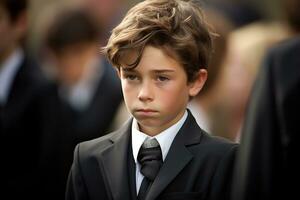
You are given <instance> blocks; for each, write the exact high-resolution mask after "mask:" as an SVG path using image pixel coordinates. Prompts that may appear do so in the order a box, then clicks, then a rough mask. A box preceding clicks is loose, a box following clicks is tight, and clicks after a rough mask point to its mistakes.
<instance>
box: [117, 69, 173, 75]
mask: <svg viewBox="0 0 300 200" xmlns="http://www.w3.org/2000/svg"><path fill="white" fill-rule="evenodd" d="M123 71H124V72H138V70H136V69H135V68H123ZM151 72H153V73H156V74H159V73H173V72H175V70H173V69H154V70H151Z"/></svg>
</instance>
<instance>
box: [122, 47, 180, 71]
mask: <svg viewBox="0 0 300 200" xmlns="http://www.w3.org/2000/svg"><path fill="white" fill-rule="evenodd" d="M138 56H139V52H136V51H132V52H128V53H127V55H126V56H124V62H123V63H127V64H124V65H122V69H123V70H126V71H128V70H129V71H131V70H143V71H144V70H152V71H153V70H154V71H155V70H156V71H157V70H173V71H174V70H183V67H182V65H181V63H180V62H179V61H178V60H177V59H176V58H174V56H171V55H170V53H168V51H166V50H165V49H164V48H160V47H154V46H150V45H147V46H146V47H145V48H144V50H143V52H142V55H141V57H140V60H139V63H138V65H137V66H136V67H135V68H132V67H130V66H129V65H130V64H132V63H134V62H135V61H136V60H137V58H138Z"/></svg>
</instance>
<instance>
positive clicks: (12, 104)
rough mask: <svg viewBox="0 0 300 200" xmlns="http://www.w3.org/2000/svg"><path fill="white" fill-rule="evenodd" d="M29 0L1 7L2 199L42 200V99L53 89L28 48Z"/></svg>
mask: <svg viewBox="0 0 300 200" xmlns="http://www.w3.org/2000/svg"><path fill="white" fill-rule="evenodd" d="M28 4H29V2H28V1H27V0H1V1H0V137H1V145H0V148H1V149H0V151H1V172H0V173H1V175H0V177H1V181H2V182H3V184H2V188H1V191H2V192H1V195H2V196H3V197H6V198H8V199H25V198H28V199H37V197H41V194H42V193H41V192H40V185H39V177H40V172H41V171H39V162H40V158H41V154H40V139H41V135H42V132H43V122H42V119H43V117H42V116H43V114H42V112H43V111H42V106H41V104H40V103H41V102H40V95H41V93H42V92H43V91H44V89H45V88H47V87H48V86H47V85H48V84H47V82H46V81H45V77H43V75H42V72H41V70H40V68H39V67H38V66H37V65H36V63H35V62H34V61H33V60H32V59H31V58H29V56H28V54H29V52H28V51H27V49H26V48H25V45H24V43H25V40H26V38H25V36H26V34H27V30H28V20H27V17H28V15H27V14H28V13H27V11H28V6H29V5H28Z"/></svg>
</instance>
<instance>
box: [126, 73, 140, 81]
mask: <svg viewBox="0 0 300 200" xmlns="http://www.w3.org/2000/svg"><path fill="white" fill-rule="evenodd" d="M124 78H125V79H127V80H129V81H134V80H137V79H138V77H137V76H136V75H134V74H125V75H124Z"/></svg>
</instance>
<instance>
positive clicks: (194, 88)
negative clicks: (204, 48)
mask: <svg viewBox="0 0 300 200" xmlns="http://www.w3.org/2000/svg"><path fill="white" fill-rule="evenodd" d="M206 80H207V70H206V69H200V70H199V72H198V75H197V77H196V79H195V80H194V81H193V82H191V83H189V87H190V88H189V95H190V96H191V97H194V96H196V95H197V94H198V93H199V92H200V90H201V89H202V87H203V86H204V84H205V82H206Z"/></svg>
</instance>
